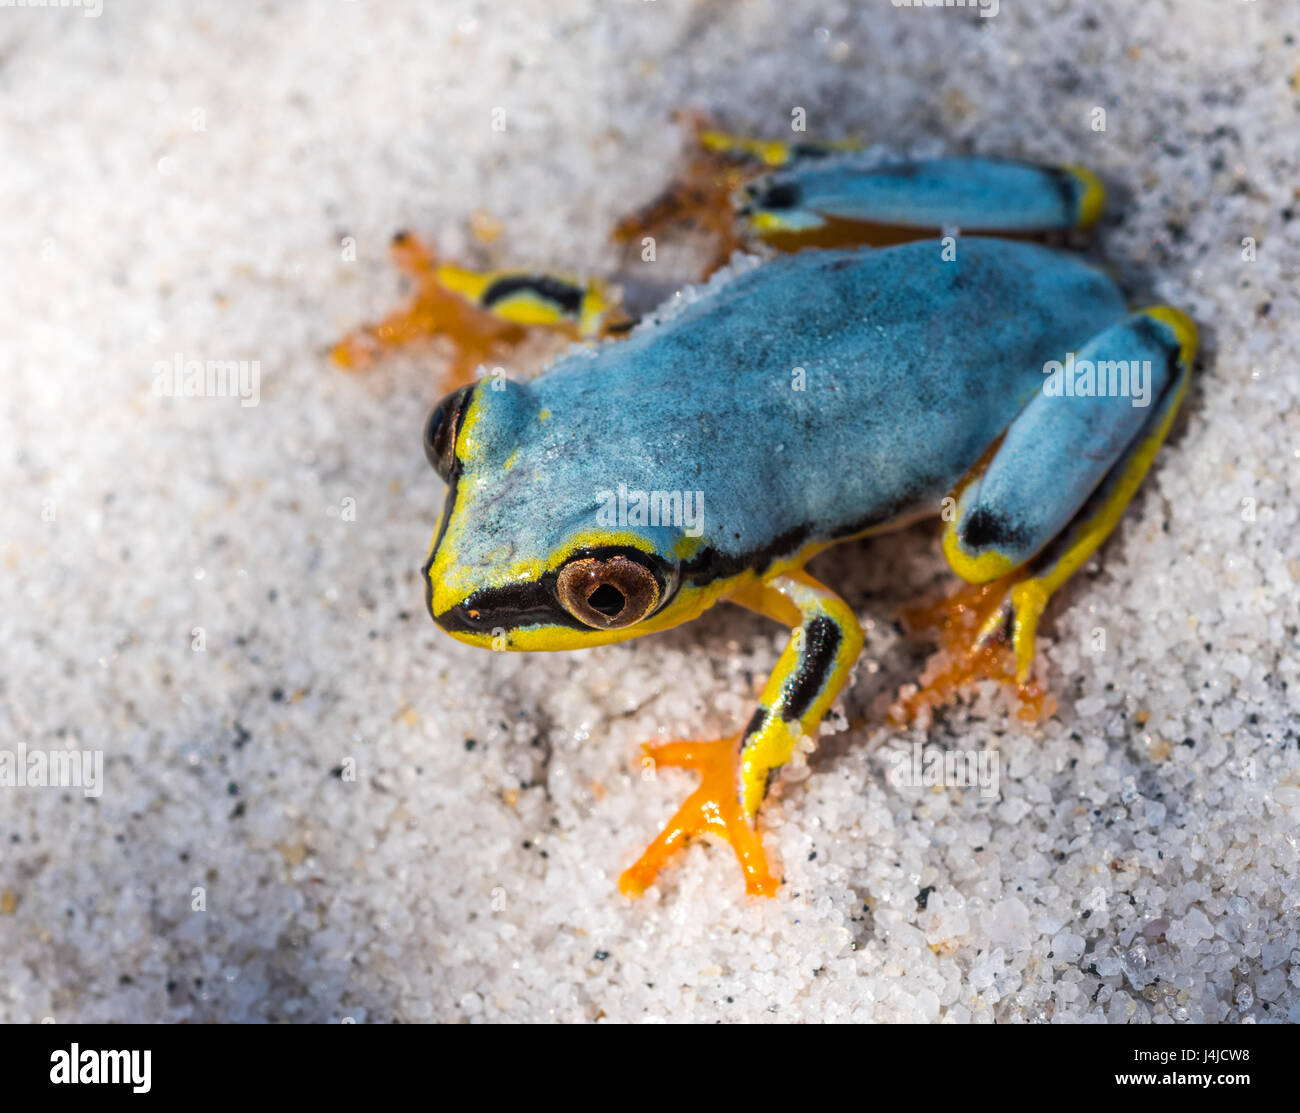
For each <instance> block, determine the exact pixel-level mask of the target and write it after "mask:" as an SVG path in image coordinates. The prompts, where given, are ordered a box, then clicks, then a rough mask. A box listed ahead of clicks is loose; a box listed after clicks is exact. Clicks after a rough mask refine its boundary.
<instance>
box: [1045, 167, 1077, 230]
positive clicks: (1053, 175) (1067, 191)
mask: <svg viewBox="0 0 1300 1113" xmlns="http://www.w3.org/2000/svg"><path fill="white" fill-rule="evenodd" d="M1045 173H1046V176H1047V178H1048V180H1049V181H1050V182H1051V183H1052V185H1053V186H1055V187H1056V192H1057V193H1059V194H1060V195H1061V204H1062V207H1063V208H1064V210H1065V219H1066V221H1067V225H1066V226H1067V227H1074V226H1076V225H1077V224H1078V222H1079V208H1080V205H1081V204H1082V202H1083V195H1084V192H1085V189H1086V187H1085V186H1084V184H1083V182H1081V181H1079V179H1078V178H1076V177H1075V176H1074V175H1073V174H1071V173H1070V172H1069V171H1068V170H1062V169H1059V168H1057V167H1049V168H1046V169H1045Z"/></svg>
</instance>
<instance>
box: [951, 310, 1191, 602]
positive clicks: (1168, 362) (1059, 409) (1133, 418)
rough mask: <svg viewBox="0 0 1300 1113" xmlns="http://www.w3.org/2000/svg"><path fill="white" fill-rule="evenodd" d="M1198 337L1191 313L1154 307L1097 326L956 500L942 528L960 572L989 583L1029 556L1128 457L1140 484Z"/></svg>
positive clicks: (1048, 378) (1057, 531)
mask: <svg viewBox="0 0 1300 1113" xmlns="http://www.w3.org/2000/svg"><path fill="white" fill-rule="evenodd" d="M1195 344H1196V328H1195V326H1194V325H1193V324H1192V322H1191V321H1190V320H1189V319H1188V318H1187V317H1186V316H1184V315H1183V314H1182V313H1180V312H1178V311H1177V310H1173V309H1167V308H1163V307H1161V308H1156V309H1149V310H1144V311H1142V312H1140V313H1135V314H1133V315H1132V316H1130V317H1128V318H1126V319H1125V320H1123V321H1121V322H1119V323H1118V324H1115V325H1112V326H1111V327H1109V328H1107V329H1106V330H1104V331H1103V332H1101V333H1099V334H1098V335H1097V336H1096V337H1094V338H1093V339H1092V340H1090V341H1089V342H1088V343H1087V344H1085V345H1084V346H1083V348H1081V349H1080V350H1079V352H1078V353H1077V354H1075V355H1074V358H1073V359H1066V360H1065V361H1064V362H1063V363H1062V364H1060V365H1058V367H1059V373H1058V370H1057V368H1056V367H1053V368H1052V370H1051V372H1050V373H1048V374H1045V375H1044V383H1043V388H1042V390H1041V391H1040V392H1039V393H1037V394H1035V395H1034V398H1033V400H1032V401H1031V402H1030V403H1029V405H1027V406H1026V407H1025V409H1024V410H1023V411H1022V412H1021V414H1020V416H1019V417H1017V418H1016V420H1015V421H1014V422H1013V423H1012V424H1011V427H1010V428H1009V429H1008V430H1007V433H1006V436H1005V438H1004V439H1003V441H1002V444H1001V445H1000V446H999V447H998V450H997V452H996V453H995V454H994V456H993V458H992V460H991V461H990V462H989V464H988V467H987V469H986V470H985V471H984V472H983V474H982V475H978V476H975V477H974V478H973V479H972V480H971V481H970V482H969V483H967V485H966V487H965V489H964V490H963V491H962V493H961V496H960V497H959V499H958V501H957V507H956V514H955V516H954V517H953V519H952V520H951V521H950V522H949V524H948V527H947V529H946V530H945V533H944V553H945V554H946V555H947V557H948V561H949V563H950V564H951V565H952V567H953V569H954V571H956V572H957V574H958V575H960V576H961V577H962V578H963V579H965V580H968V581H970V582H972V583H982V582H985V581H988V580H994V579H997V578H999V577H1001V576H1004V575H1006V574H1007V573H1008V572H1010V571H1012V570H1013V569H1016V568H1019V567H1020V566H1022V565H1024V564H1025V563H1027V562H1028V561H1029V560H1031V559H1032V558H1033V557H1035V556H1036V555H1038V554H1039V553H1040V552H1041V551H1042V550H1043V549H1044V548H1045V547H1046V545H1047V544H1048V542H1050V541H1051V540H1052V539H1053V538H1054V537H1056V536H1057V535H1059V534H1060V533H1061V532H1062V531H1063V530H1064V529H1065V528H1066V527H1067V526H1068V525H1069V524H1070V522H1071V521H1072V520H1073V519H1074V518H1075V517H1076V515H1077V514H1078V513H1079V511H1080V509H1081V508H1082V507H1083V505H1084V503H1085V502H1086V501H1087V500H1088V498H1089V496H1090V495H1091V494H1092V493H1093V492H1094V491H1095V490H1096V489H1097V488H1098V487H1099V486H1100V485H1101V484H1102V481H1103V480H1104V479H1106V478H1107V476H1108V475H1109V474H1110V473H1111V472H1112V469H1116V468H1117V465H1120V464H1121V462H1122V463H1123V465H1124V466H1122V467H1119V471H1121V472H1125V473H1131V472H1132V471H1133V470H1134V469H1137V471H1136V478H1135V480H1134V482H1133V484H1132V486H1133V487H1134V488H1135V487H1136V483H1137V481H1138V480H1140V479H1141V477H1142V475H1143V474H1144V473H1145V471H1146V469H1147V466H1148V465H1149V464H1150V455H1151V454H1154V451H1155V448H1156V447H1158V445H1159V439H1157V440H1156V442H1155V444H1154V445H1149V447H1150V453H1145V452H1144V449H1145V448H1147V447H1148V442H1149V441H1150V439H1151V434H1152V426H1153V424H1158V425H1160V426H1161V429H1160V433H1159V438H1160V439H1162V438H1163V436H1164V432H1163V428H1164V427H1165V426H1166V425H1167V421H1168V420H1170V419H1172V417H1173V411H1174V410H1176V408H1177V404H1178V401H1179V400H1181V397H1182V390H1183V385H1184V384H1185V376H1186V372H1187V369H1188V366H1189V364H1190V361H1191V357H1192V354H1193V352H1194V349H1195ZM1103 390H1104V391H1105V396H1098V395H1099V393H1100V392H1101V391H1103ZM1131 495H1132V490H1129V491H1128V493H1127V495H1126V496H1125V500H1124V501H1127V499H1128V498H1129V497H1131ZM1120 509H1121V510H1122V506H1121V507H1120ZM1116 517H1118V514H1116ZM1113 524H1114V523H1113V522H1112V523H1111V526H1113ZM1109 528H1110V527H1108V528H1107V531H1106V532H1109ZM1102 536H1103V537H1104V534H1103V535H1102ZM1100 540H1101V538H1098V539H1097V541H1096V543H1094V545H1093V546H1092V547H1093V548H1095V547H1096V544H1099V543H1100Z"/></svg>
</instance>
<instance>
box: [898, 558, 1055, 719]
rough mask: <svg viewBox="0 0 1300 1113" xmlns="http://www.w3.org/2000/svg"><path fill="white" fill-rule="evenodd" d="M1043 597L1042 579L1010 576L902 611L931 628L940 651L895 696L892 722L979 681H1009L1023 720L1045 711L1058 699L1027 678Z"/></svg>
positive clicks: (910, 622) (1045, 595)
mask: <svg viewBox="0 0 1300 1113" xmlns="http://www.w3.org/2000/svg"><path fill="white" fill-rule="evenodd" d="M1047 598H1048V593H1047V592H1046V591H1045V590H1044V589H1043V587H1042V584H1041V581H1039V580H1037V579H1035V578H1033V577H1025V576H1023V573H1021V574H1015V573H1013V574H1012V575H1009V576H1004V577H1002V578H1001V579H999V580H994V581H992V582H990V583H984V584H972V585H966V586H963V587H962V588H960V589H959V590H958V591H957V592H955V593H954V594H953V595H951V596H949V597H948V598H947V599H944V600H941V601H940V602H939V603H936V604H931V605H930V606H922V607H914V608H910V609H909V610H908V611H906V612H904V619H905V621H906V622H907V624H908V625H909V626H911V627H912V628H913V629H917V630H924V629H929V630H935V631H936V632H937V633H938V637H939V645H940V648H939V651H938V652H937V653H935V654H934V655H933V656H932V657H931V658H930V659H929V660H928V661H927V662H926V666H925V670H924V671H923V672H922V674H921V677H920V686H919V687H917V686H915V685H910V684H909V685H906V686H905V687H904V688H903V690H902V691H901V692H900V693H899V698H898V700H897V701H896V702H895V703H894V705H893V706H892V707H891V708H890V709H889V717H890V720H891V721H892V722H893V723H895V724H896V725H900V726H901V725H903V724H905V723H910V722H914V721H916V720H917V719H918V718H920V717H921V716H923V715H928V714H929V712H930V711H932V710H933V709H934V708H936V707H940V706H943V705H945V704H947V703H950V702H951V701H952V699H953V697H954V696H955V695H956V693H957V692H958V691H959V690H961V689H962V688H964V687H965V686H966V685H968V684H972V683H974V682H975V681H977V680H997V681H999V682H1000V683H1002V684H1004V685H1006V686H1007V688H1008V690H1009V691H1010V692H1011V693H1012V694H1013V695H1014V697H1015V699H1016V702H1017V704H1018V706H1017V707H1016V716H1017V717H1018V718H1020V719H1022V720H1024V721H1025V722H1036V721H1038V720H1040V719H1043V718H1045V717H1046V716H1047V715H1050V714H1051V713H1052V711H1053V710H1055V701H1054V700H1053V699H1052V697H1051V696H1050V695H1048V693H1047V692H1046V690H1045V689H1044V688H1043V686H1042V685H1041V684H1040V683H1039V682H1038V681H1037V680H1035V679H1033V678H1032V677H1031V675H1030V673H1031V669H1032V666H1033V657H1034V635H1035V632H1036V630H1037V627H1038V619H1039V616H1040V615H1041V614H1042V612H1043V608H1044V607H1045V606H1046V605H1047Z"/></svg>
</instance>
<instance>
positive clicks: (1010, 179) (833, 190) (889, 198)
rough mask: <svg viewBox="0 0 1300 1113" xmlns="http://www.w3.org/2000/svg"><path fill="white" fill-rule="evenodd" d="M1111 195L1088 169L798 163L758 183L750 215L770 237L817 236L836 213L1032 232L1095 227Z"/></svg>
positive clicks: (874, 221)
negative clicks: (867, 166) (865, 166)
mask: <svg viewBox="0 0 1300 1113" xmlns="http://www.w3.org/2000/svg"><path fill="white" fill-rule="evenodd" d="M1104 203H1105V189H1104V187H1103V186H1102V184H1101V182H1100V181H1099V180H1098V179H1097V177H1096V176H1095V175H1094V174H1092V173H1091V172H1090V171H1088V170H1085V169H1084V168H1083V167H1079V166H1067V167H1049V166H1033V165H1029V164H1027V163H1020V162H1009V161H1004V160H1000V159H987V158H934V159H920V160H918V161H915V162H907V163H886V164H884V165H881V166H876V167H871V168H869V169H861V168H858V167H855V166H853V165H851V164H848V163H845V164H841V165H832V166H828V167H824V166H822V165H821V164H819V163H813V164H811V165H810V166H805V167H798V166H797V167H796V168H795V169H792V170H786V171H783V172H779V173H776V174H773V175H770V176H769V177H767V178H765V179H762V180H760V181H758V182H755V183H752V184H751V185H750V186H749V187H748V197H747V210H746V209H744V208H743V209H742V215H748V216H749V218H750V222H751V225H752V226H753V227H754V229H755V230H756V231H758V232H759V233H760V234H762V235H766V236H774V235H780V234H782V233H784V234H805V235H806V234H811V233H813V232H814V231H816V230H817V229H821V228H823V227H824V226H826V225H827V223H828V221H829V222H833V221H850V222H863V223H867V224H871V225H877V226H882V227H893V228H900V229H901V228H917V229H921V228H924V229H938V228H947V227H950V226H957V227H959V228H962V229H964V230H966V231H970V232H1003V233H1018V234H1032V233H1038V232H1047V231H1055V230H1061V231H1064V230H1066V229H1069V228H1087V227H1089V226H1091V225H1092V224H1093V223H1095V222H1096V220H1097V217H1098V216H1099V215H1100V214H1101V210H1102V206H1103V205H1104Z"/></svg>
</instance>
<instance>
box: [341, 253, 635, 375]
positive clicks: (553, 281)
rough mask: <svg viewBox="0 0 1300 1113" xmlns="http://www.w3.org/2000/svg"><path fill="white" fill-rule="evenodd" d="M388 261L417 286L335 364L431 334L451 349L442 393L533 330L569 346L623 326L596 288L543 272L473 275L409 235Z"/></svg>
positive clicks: (357, 362) (345, 343)
mask: <svg viewBox="0 0 1300 1113" xmlns="http://www.w3.org/2000/svg"><path fill="white" fill-rule="evenodd" d="M392 253H393V262H394V264H395V265H396V266H397V268H398V270H400V271H402V273H404V274H405V275H407V276H408V277H409V278H410V279H411V280H412V281H413V282H414V284H415V296H414V297H413V298H412V300H411V301H410V302H409V303H408V304H407V305H406V306H405V307H403V308H402V309H399V310H397V311H396V312H395V313H392V314H390V315H389V316H388V317H386V318H384V320H382V321H380V322H379V323H378V324H375V325H367V326H364V327H363V328H361V329H358V330H357V331H356V332H354V333H352V334H351V335H349V336H347V337H345V338H344V339H343V340H341V341H340V342H339V343H338V344H337V345H335V347H334V351H333V355H334V360H335V362H336V363H339V364H340V365H342V366H343V367H349V368H352V367H364V366H365V365H366V364H367V363H369V362H370V360H371V359H373V358H374V356H375V355H376V354H377V353H379V352H380V351H382V350H383V349H385V348H393V347H399V346H402V345H405V344H409V343H411V342H413V341H417V340H421V339H426V338H428V337H431V336H441V337H444V338H446V339H447V340H449V341H450V342H451V344H452V351H453V355H452V366H451V370H450V373H449V375H448V379H449V382H448V383H447V384H446V386H447V388H448V389H452V388H454V387H457V386H462V385H464V384H465V383H468V382H471V381H472V380H473V378H474V373H475V371H476V370H477V369H478V368H479V367H480V366H482V365H484V364H492V363H499V362H501V361H503V360H504V359H505V358H507V357H508V355H509V353H510V351H511V350H512V349H513V348H515V347H516V346H518V345H519V344H520V343H522V342H523V341H524V340H525V339H526V338H527V337H528V336H530V335H531V334H533V333H534V332H538V331H550V332H554V333H559V334H560V335H562V336H564V337H566V338H567V339H569V340H580V339H584V338H588V337H598V336H605V335H607V334H608V333H609V332H611V331H613V330H615V329H617V328H620V327H621V326H623V324H624V323H625V321H626V318H625V317H624V315H623V314H622V313H621V311H620V310H619V309H618V308H617V307H615V306H613V305H611V304H610V302H609V299H608V298H607V296H606V293H605V290H604V288H603V287H602V286H601V285H600V284H599V283H589V284H586V285H582V284H579V283H575V282H571V281H569V280H567V279H564V278H559V277H556V276H554V275H549V274H533V273H529V272H523V271H490V272H482V273H480V272H477V271H471V270H466V269H465V268H463V267H458V266H455V265H453V264H450V263H440V262H438V260H437V259H436V258H435V256H434V254H433V252H432V251H431V250H430V249H429V248H428V247H426V246H425V245H424V244H423V243H421V242H420V241H419V240H418V239H416V237H414V236H412V235H410V234H409V233H405V232H402V233H399V234H398V235H397V236H395V237H394V238H393V246H392Z"/></svg>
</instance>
